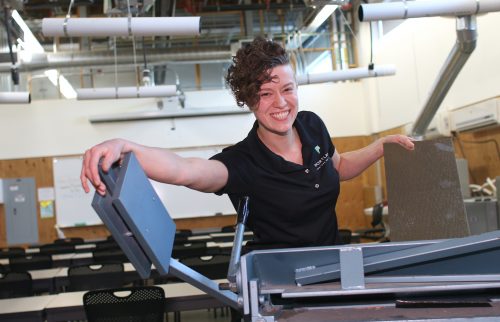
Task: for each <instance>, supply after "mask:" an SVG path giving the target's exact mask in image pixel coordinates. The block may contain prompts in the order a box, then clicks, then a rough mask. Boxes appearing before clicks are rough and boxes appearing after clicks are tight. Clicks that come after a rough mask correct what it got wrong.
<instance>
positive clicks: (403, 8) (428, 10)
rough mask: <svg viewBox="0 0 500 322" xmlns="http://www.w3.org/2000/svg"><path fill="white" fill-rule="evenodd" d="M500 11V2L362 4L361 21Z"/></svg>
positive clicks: (476, 0) (447, 1)
mask: <svg viewBox="0 0 500 322" xmlns="http://www.w3.org/2000/svg"><path fill="white" fill-rule="evenodd" d="M492 11H500V1H498V0H460V1H449V0H434V1H401V2H381V3H370V4H361V6H360V7H359V10H358V16H359V20H360V21H373V20H392V19H406V18H420V17H435V16H457V17H460V16H470V15H475V14H479V13H486V12H492Z"/></svg>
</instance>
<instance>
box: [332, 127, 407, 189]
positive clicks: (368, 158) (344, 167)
mask: <svg viewBox="0 0 500 322" xmlns="http://www.w3.org/2000/svg"><path fill="white" fill-rule="evenodd" d="M413 141H414V140H413V139H412V138H410V137H408V136H406V135H401V134H396V135H388V136H384V137H383V138H380V139H378V140H376V141H375V142H373V143H372V144H370V145H368V146H366V147H364V148H362V149H359V150H355V151H349V152H344V153H338V152H337V150H335V153H334V154H333V157H332V161H333V166H334V167H335V169H337V171H338V172H339V176H340V180H341V181H343V180H349V179H352V178H354V177H356V176H357V175H359V174H360V173H361V172H363V171H364V170H365V169H366V168H368V167H369V166H370V165H372V164H373V163H374V162H375V161H377V160H378V159H380V158H381V157H383V156H384V143H397V144H399V145H401V146H402V147H404V148H405V149H407V150H413V149H414V148H415V144H414V143H413Z"/></svg>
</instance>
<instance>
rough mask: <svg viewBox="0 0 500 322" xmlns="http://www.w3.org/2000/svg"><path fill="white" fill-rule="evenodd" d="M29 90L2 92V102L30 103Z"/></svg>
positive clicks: (0, 98)
mask: <svg viewBox="0 0 500 322" xmlns="http://www.w3.org/2000/svg"><path fill="white" fill-rule="evenodd" d="M30 102H31V95H30V93H29V92H0V104H29V103H30Z"/></svg>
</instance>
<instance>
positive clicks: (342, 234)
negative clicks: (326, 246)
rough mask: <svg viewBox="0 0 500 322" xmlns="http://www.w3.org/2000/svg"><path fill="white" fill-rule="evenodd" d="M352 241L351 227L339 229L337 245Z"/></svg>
mask: <svg viewBox="0 0 500 322" xmlns="http://www.w3.org/2000/svg"><path fill="white" fill-rule="evenodd" d="M351 241H352V231H351V230H350V229H339V233H338V235H337V241H336V244H337V245H347V244H350V243H351Z"/></svg>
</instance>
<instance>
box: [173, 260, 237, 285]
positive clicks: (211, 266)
mask: <svg viewBox="0 0 500 322" xmlns="http://www.w3.org/2000/svg"><path fill="white" fill-rule="evenodd" d="M230 260H231V256H230V255H214V256H202V257H190V258H184V259H181V260H180V262H181V263H183V264H184V265H186V266H189V267H190V268H192V269H194V270H195V271H197V272H198V273H200V274H202V275H205V276H206V277H208V278H210V279H222V278H226V277H227V270H228V267H229V262H230Z"/></svg>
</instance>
